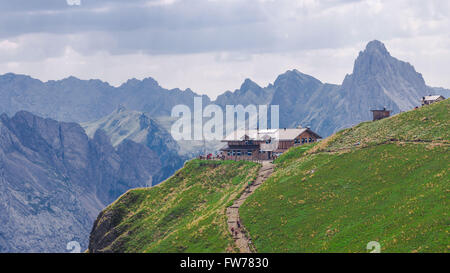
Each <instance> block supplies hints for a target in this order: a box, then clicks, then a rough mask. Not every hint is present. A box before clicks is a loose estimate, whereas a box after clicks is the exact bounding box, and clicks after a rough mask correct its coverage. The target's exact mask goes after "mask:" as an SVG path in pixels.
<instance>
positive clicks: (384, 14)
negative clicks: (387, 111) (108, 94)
mask: <svg viewBox="0 0 450 273" xmlns="http://www.w3.org/2000/svg"><path fill="white" fill-rule="evenodd" d="M373 39H378V40H381V41H383V42H384V43H385V44H386V46H387V48H388V50H389V51H390V52H391V54H392V55H393V56H395V57H397V58H399V59H402V60H405V61H408V62H410V63H412V64H413V65H414V66H415V67H416V70H417V71H419V72H421V73H422V74H423V76H424V78H425V80H426V82H427V83H428V84H429V85H432V86H443V87H447V88H450V76H449V75H450V68H449V64H450V1H448V0H427V1H423V0H386V1H384V0H135V1H132V0H41V1H34V0H14V1H11V0H0V74H3V73H7V72H15V73H22V74H29V75H31V76H33V77H36V78H39V79H41V80H50V79H62V78H65V77H67V76H69V75H74V76H77V77H79V78H82V79H91V78H99V79H102V80H104V81H107V82H109V83H110V84H112V85H115V86H117V85H120V84H121V83H123V82H124V81H126V80H127V79H129V78H138V79H142V78H145V77H153V78H155V79H156V80H157V81H158V82H159V83H160V85H162V86H163V87H165V88H175V87H179V88H182V89H185V88H188V87H189V88H191V89H193V90H194V91H195V92H198V93H203V94H208V95H210V96H212V97H215V96H216V95H218V94H219V93H222V92H223V91H225V90H234V89H236V88H239V86H240V85H241V83H242V82H243V80H244V79H245V78H251V79H252V80H254V81H256V82H257V83H258V84H260V85H262V86H266V85H267V84H268V83H270V82H273V81H274V80H275V78H276V76H277V75H279V74H281V73H283V72H285V71H286V70H288V69H293V68H296V69H298V70H300V71H302V72H304V73H307V74H310V75H313V76H315V77H316V78H318V79H320V80H321V81H324V82H330V83H341V82H342V80H343V78H344V76H345V74H347V73H351V71H352V67H353V62H354V59H355V58H356V56H357V55H358V52H359V51H360V50H362V49H364V47H365V45H366V43H367V42H369V41H370V40H373Z"/></svg>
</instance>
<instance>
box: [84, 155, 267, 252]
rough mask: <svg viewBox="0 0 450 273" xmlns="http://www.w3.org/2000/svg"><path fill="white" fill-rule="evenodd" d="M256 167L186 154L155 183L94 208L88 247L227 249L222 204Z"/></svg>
mask: <svg viewBox="0 0 450 273" xmlns="http://www.w3.org/2000/svg"><path fill="white" fill-rule="evenodd" d="M258 169H259V164H256V163H251V162H244V161H241V162H232V161H221V162H219V161H200V160H192V161H190V162H188V163H187V164H186V165H185V167H184V168H183V169H181V170H180V171H179V172H177V173H176V174H175V175H174V176H173V177H171V178H169V179H168V180H167V181H165V182H163V183H162V184H160V185H158V186H155V187H153V188H148V189H135V190H130V191H128V192H127V193H126V194H124V195H123V196H122V197H120V198H119V199H118V200H117V201H116V202H115V203H113V204H111V205H110V206H109V207H107V208H106V209H105V210H104V211H103V212H102V213H101V214H100V216H99V218H98V220H97V222H96V223H95V224H94V230H93V232H92V233H91V240H90V251H91V252H92V251H107V252H108V251H112V252H233V251H235V249H234V245H233V241H232V238H231V235H229V233H228V231H227V220H226V215H225V209H226V207H227V206H229V205H231V204H232V201H233V200H234V199H236V198H237V197H238V196H239V194H240V193H241V192H242V190H243V188H244V187H245V186H246V185H247V183H248V182H249V181H252V180H254V179H255V177H256V175H257V171H258Z"/></svg>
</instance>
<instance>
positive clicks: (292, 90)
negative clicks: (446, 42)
mask: <svg viewBox="0 0 450 273" xmlns="http://www.w3.org/2000/svg"><path fill="white" fill-rule="evenodd" d="M253 90H255V91H254V92H259V93H258V94H255V95H252V96H253V97H258V96H260V97H264V98H266V99H267V100H266V101H264V100H261V99H260V100H259V101H257V100H255V101H257V102H261V101H262V102H263V104H270V105H279V106H280V126H281V127H292V126H296V125H299V124H301V125H303V126H310V127H311V128H312V129H313V130H315V131H317V132H318V133H319V134H320V135H322V136H328V135H330V134H332V133H333V132H335V131H337V130H339V129H342V128H346V127H350V126H352V125H354V124H357V123H359V122H361V121H365V120H370V119H371V112H370V110H371V109H374V108H380V107H387V108H388V109H390V110H393V112H394V113H398V112H400V111H405V110H408V109H412V108H414V106H417V105H419V104H420V99H421V98H422V96H424V95H427V94H428V93H433V94H436V93H439V92H441V93H446V90H444V89H439V88H430V87H428V86H427V85H426V84H425V81H424V79H423V77H422V75H421V74H420V73H417V72H416V71H415V69H414V67H413V66H412V65H410V64H409V63H406V62H403V61H400V60H398V59H396V58H394V57H392V56H391V55H390V53H389V52H388V50H387V49H386V47H385V45H384V44H383V43H381V42H379V41H372V42H370V43H368V44H367V46H366V48H365V50H364V51H361V52H360V54H359V56H358V58H357V59H356V61H355V64H354V68H353V73H352V74H351V75H347V76H346V77H345V79H344V81H343V83H342V85H333V84H324V83H322V82H320V81H319V80H317V79H315V78H313V77H311V76H309V75H305V74H303V73H301V72H299V71H297V70H292V71H287V72H286V73H284V74H282V75H280V76H278V78H277V79H276V80H275V82H274V83H273V85H272V84H271V85H269V86H267V87H265V88H260V89H257V88H253ZM243 94H244V95H243ZM245 94H246V92H242V87H241V90H236V91H235V92H234V93H229V94H227V96H223V97H219V98H218V99H217V101H216V102H217V103H219V104H220V105H222V106H224V105H226V104H228V103H233V102H238V101H243V102H244V103H246V102H247V101H248V98H247V96H246V95H245ZM225 98H226V99H225Z"/></svg>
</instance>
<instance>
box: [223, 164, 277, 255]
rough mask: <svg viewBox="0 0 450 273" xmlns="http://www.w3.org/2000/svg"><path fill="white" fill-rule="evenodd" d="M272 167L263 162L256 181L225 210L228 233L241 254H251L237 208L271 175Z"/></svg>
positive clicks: (248, 241)
mask: <svg viewBox="0 0 450 273" xmlns="http://www.w3.org/2000/svg"><path fill="white" fill-rule="evenodd" d="M273 169H274V165H273V164H272V163H271V162H270V161H263V163H262V167H261V168H260V169H259V172H258V177H257V178H256V181H255V182H254V183H253V184H252V185H251V186H250V189H248V188H247V189H246V190H245V191H244V192H243V193H242V194H241V196H239V198H238V199H236V201H234V203H233V205H232V206H231V207H228V208H227V217H228V231H229V232H230V233H231V234H232V235H233V238H234V241H235V243H236V246H237V247H238V248H239V252H241V253H251V252H252V251H251V248H250V245H251V242H250V238H248V237H247V236H246V235H245V234H244V233H243V231H244V227H243V226H242V223H241V221H240V218H239V208H240V207H241V205H242V204H243V203H244V202H245V200H246V199H247V198H248V197H249V196H250V195H251V194H252V193H253V192H254V191H255V190H256V189H257V188H258V187H259V186H261V184H262V183H264V181H266V179H267V178H268V177H269V176H270V175H271V174H272V172H273Z"/></svg>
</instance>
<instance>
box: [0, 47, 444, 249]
mask: <svg viewBox="0 0 450 273" xmlns="http://www.w3.org/2000/svg"><path fill="white" fill-rule="evenodd" d="M428 94H441V95H444V96H445V97H448V96H449V95H450V91H449V90H447V89H444V88H432V87H428V86H427V85H426V83H425V81H424V79H423V77H422V75H421V74H420V73H418V72H416V71H415V69H414V67H413V66H412V65H410V64H408V63H406V62H403V61H400V60H398V59H396V58H394V57H392V56H391V55H390V53H389V52H388V51H387V49H386V47H385V46H384V45H383V44H382V43H381V42H379V41H372V42H370V43H369V44H368V45H367V47H366V48H365V50H364V51H362V52H361V53H360V54H359V56H358V58H357V59H356V61H355V65H354V69H353V72H352V74H350V75H347V76H346V77H345V79H344V80H343V83H342V85H335V84H327V83H322V82H321V81H320V80H318V79H316V78H314V77H312V76H309V75H306V74H303V73H301V72H299V71H297V70H295V69H294V70H290V71H287V72H285V73H283V74H281V75H279V76H278V77H277V79H276V80H275V81H274V82H273V84H269V85H268V86H266V87H261V86H259V85H258V84H256V83H255V82H253V81H252V80H250V79H247V80H245V81H244V83H243V84H242V86H241V87H240V88H239V89H237V90H235V91H234V92H231V91H227V92H225V93H223V94H222V95H220V96H218V97H217V99H216V100H215V101H211V99H210V98H209V97H207V96H205V95H203V96H202V98H203V106H206V105H207V104H209V103H215V104H218V105H220V106H222V107H225V105H229V104H231V105H237V104H243V105H244V106H245V105H248V104H256V105H259V104H267V105H279V109H280V126H281V127H293V126H296V125H299V124H301V125H303V126H310V127H311V128H312V129H313V130H314V131H317V132H318V133H319V134H320V135H321V136H322V137H326V136H328V135H331V134H332V133H333V132H335V131H337V130H339V129H341V128H345V127H350V126H352V125H353V124H357V123H359V122H361V121H365V120H369V119H370V118H371V116H370V111H369V110H370V109H373V108H381V107H387V108H388V109H391V110H393V111H394V113H398V112H400V111H405V110H409V109H411V108H413V107H414V106H417V105H419V104H420V98H421V97H422V96H424V95H428ZM196 96H199V95H198V94H196V93H194V92H193V91H192V90H190V89H187V90H184V91H183V90H180V89H172V90H167V89H164V88H163V87H161V86H159V84H158V83H157V82H156V81H155V80H154V79H152V78H146V79H144V80H136V79H131V80H129V81H127V82H126V83H124V84H122V85H121V86H119V87H113V86H110V85H109V84H108V83H105V82H102V81H100V80H80V79H77V78H74V77H69V78H67V79H63V80H60V81H48V82H42V81H40V80H37V79H33V78H31V77H29V76H24V75H16V74H12V73H8V74H5V75H1V76H0V113H6V114H3V115H1V116H0V222H1V223H2V228H1V230H0V252H11V251H17V252H27V251H34V252H40V251H58V252H59V251H65V246H66V243H67V242H69V241H71V240H78V241H79V242H81V243H82V247H84V248H85V247H86V246H87V245H86V243H87V237H88V234H89V231H90V229H91V226H92V222H93V220H94V218H95V217H96V215H97V213H98V212H99V211H100V210H101V209H102V208H104V207H105V206H106V205H108V204H109V203H110V202H112V201H113V200H115V199H116V198H117V197H118V196H119V195H120V194H122V193H123V192H125V191H126V190H128V189H130V188H135V187H142V186H152V185H155V184H157V183H159V182H160V181H162V180H163V179H165V178H167V177H168V176H170V175H171V174H173V173H174V172H175V171H176V170H177V169H178V168H180V167H181V166H182V164H183V162H184V159H186V158H187V157H188V156H190V157H192V156H193V155H195V154H196V153H198V152H199V151H200V150H202V147H203V146H204V143H203V142H202V141H197V143H194V142H178V143H177V142H175V141H174V139H173V138H172V136H171V135H170V133H169V132H168V129H169V128H170V124H171V122H172V121H173V118H170V117H169V116H170V114H171V110H172V108H173V107H174V106H175V105H178V104H185V105H188V106H189V107H191V108H192V106H193V102H194V97H196ZM119 105H121V106H120V107H118V106H119ZM30 112H31V113H30ZM39 116H42V117H43V118H41V117H39ZM56 120H58V121H56ZM74 122H76V123H74ZM77 123H80V124H81V126H80V125H79V124H77ZM209 144H210V147H212V148H214V149H215V148H216V144H217V143H209ZM180 146H181V147H180ZM188 146H189V147H188ZM180 154H182V155H180Z"/></svg>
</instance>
